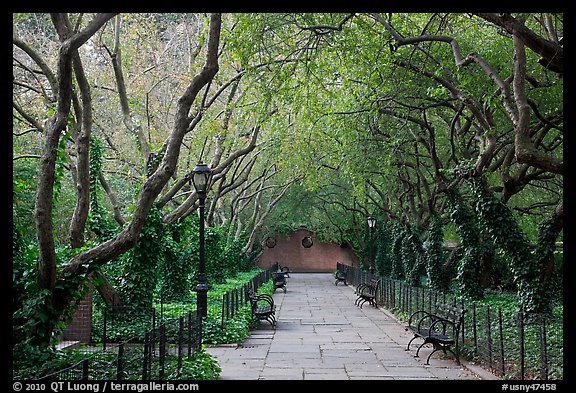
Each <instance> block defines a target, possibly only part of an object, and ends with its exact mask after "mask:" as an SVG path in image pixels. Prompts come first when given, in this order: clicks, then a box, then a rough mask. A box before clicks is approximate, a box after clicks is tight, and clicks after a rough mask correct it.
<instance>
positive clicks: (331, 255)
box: [258, 229, 358, 272]
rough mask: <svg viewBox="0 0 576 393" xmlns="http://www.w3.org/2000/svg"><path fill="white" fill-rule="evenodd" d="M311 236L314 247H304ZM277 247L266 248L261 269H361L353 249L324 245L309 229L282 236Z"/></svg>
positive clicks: (312, 270)
mask: <svg viewBox="0 0 576 393" xmlns="http://www.w3.org/2000/svg"><path fill="white" fill-rule="evenodd" d="M307 236H310V237H311V238H312V241H313V244H312V246H311V247H310V248H305V247H304V246H303V245H302V239H304V238H305V237H307ZM275 240H276V245H275V246H274V247H267V246H266V245H264V249H263V251H262V254H261V256H260V258H259V260H258V266H259V267H262V268H268V267H270V266H271V265H273V264H274V263H275V262H278V263H280V265H282V266H286V265H287V266H288V267H289V268H290V270H291V271H293V272H333V271H334V270H336V262H342V263H345V264H348V265H353V266H358V258H356V256H355V255H354V253H353V252H352V250H351V249H349V248H346V247H340V245H338V244H334V243H320V242H319V241H317V240H316V238H315V237H314V234H313V233H312V232H310V231H308V230H307V229H299V230H297V231H296V232H294V233H292V234H286V235H278V236H277V237H276V238H275Z"/></svg>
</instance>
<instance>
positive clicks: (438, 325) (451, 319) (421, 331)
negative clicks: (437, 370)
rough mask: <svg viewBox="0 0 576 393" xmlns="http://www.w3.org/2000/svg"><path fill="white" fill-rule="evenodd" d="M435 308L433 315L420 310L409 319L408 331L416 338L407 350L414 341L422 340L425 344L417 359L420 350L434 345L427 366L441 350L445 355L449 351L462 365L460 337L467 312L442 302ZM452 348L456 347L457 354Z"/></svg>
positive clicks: (407, 347)
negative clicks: (433, 355)
mask: <svg viewBox="0 0 576 393" xmlns="http://www.w3.org/2000/svg"><path fill="white" fill-rule="evenodd" d="M435 307H436V309H435V311H434V312H433V313H432V312H428V311H425V310H418V311H415V312H414V313H412V315H411V316H410V318H409V319H408V326H407V327H406V330H407V331H410V332H412V334H414V337H412V339H411V340H410V341H409V342H408V345H407V346H406V350H407V351H408V350H409V349H410V344H411V343H412V341H414V340H415V339H417V338H420V339H423V340H424V342H423V343H422V344H420V346H419V347H418V350H417V351H416V355H415V357H418V353H419V352H420V348H422V347H423V346H424V345H426V344H432V346H433V348H434V350H433V351H432V352H430V354H429V355H428V358H427V359H426V364H430V357H431V356H432V354H433V353H434V352H436V351H440V350H441V351H443V352H444V354H446V352H447V351H448V352H450V353H451V354H452V355H454V357H455V358H456V362H457V363H458V364H460V356H459V351H458V335H459V333H460V329H461V327H462V324H463V323H464V312H465V310H464V309H463V308H461V307H457V306H451V305H449V304H444V303H440V302H438V303H436V304H435ZM452 346H454V347H455V349H456V352H454V351H453V350H452Z"/></svg>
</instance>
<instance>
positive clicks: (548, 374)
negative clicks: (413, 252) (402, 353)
mask: <svg viewBox="0 0 576 393" xmlns="http://www.w3.org/2000/svg"><path fill="white" fill-rule="evenodd" d="M337 270H340V271H343V272H344V271H346V272H347V273H346V274H347V276H346V281H347V282H348V283H350V284H351V285H353V286H357V285H358V284H360V283H364V282H368V281H369V280H370V279H371V278H372V277H373V275H372V273H370V272H365V271H361V270H360V269H359V268H358V267H353V266H349V265H345V264H342V263H338V264H337ZM380 278H381V279H382V285H381V286H380V290H379V293H378V294H377V297H376V302H377V304H378V305H380V306H382V307H384V308H386V309H387V310H389V311H391V312H392V313H394V314H395V315H396V316H397V317H398V318H399V319H401V320H406V319H407V318H408V317H409V316H410V315H411V314H412V313H413V312H414V311H416V310H427V311H432V309H433V307H434V304H435V303H436V302H438V301H441V302H443V303H449V304H453V305H456V304H458V305H460V306H461V307H463V308H464V309H465V310H466V313H465V315H464V325H463V327H462V330H461V337H460V340H461V343H462V345H461V349H460V350H461V354H462V355H463V356H464V357H465V358H467V359H468V360H470V361H475V362H479V363H480V364H481V365H482V366H483V367H485V368H487V369H488V370H490V371H491V372H492V373H494V374H495V375H498V376H499V377H501V378H503V379H521V380H524V379H541V380H548V379H563V373H564V356H563V335H562V329H563V317H562V316H559V317H554V318H551V317H550V316H545V317H544V316H540V315H525V314H524V313H522V312H521V311H518V310H510V309H508V308H503V307H494V306H490V305H489V304H483V303H481V302H474V301H470V300H464V299H463V298H460V297H457V296H455V295H453V294H447V293H443V292H438V291H434V290H430V289H427V288H419V287H414V286H410V285H408V284H406V283H405V282H402V281H400V280H393V279H390V278H386V277H380Z"/></svg>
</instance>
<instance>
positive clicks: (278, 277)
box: [271, 272, 286, 293]
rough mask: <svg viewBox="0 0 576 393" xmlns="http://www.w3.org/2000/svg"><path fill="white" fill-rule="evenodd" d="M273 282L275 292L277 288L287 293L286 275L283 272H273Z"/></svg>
mask: <svg viewBox="0 0 576 393" xmlns="http://www.w3.org/2000/svg"><path fill="white" fill-rule="evenodd" d="M271 276H272V282H274V292H276V290H277V289H282V290H283V291H284V293H286V275H285V273H282V272H275V273H272V274H271Z"/></svg>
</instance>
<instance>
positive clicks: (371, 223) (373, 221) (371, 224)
mask: <svg viewBox="0 0 576 393" xmlns="http://www.w3.org/2000/svg"><path fill="white" fill-rule="evenodd" d="M366 221H368V232H369V233H370V245H369V246H368V247H369V250H370V255H369V257H370V266H369V267H368V270H369V271H370V273H374V264H373V262H372V254H373V253H372V248H373V247H374V245H373V243H374V242H373V241H372V240H373V239H372V229H373V228H374V227H375V226H376V219H375V218H374V217H373V216H368V218H367V219H366Z"/></svg>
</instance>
